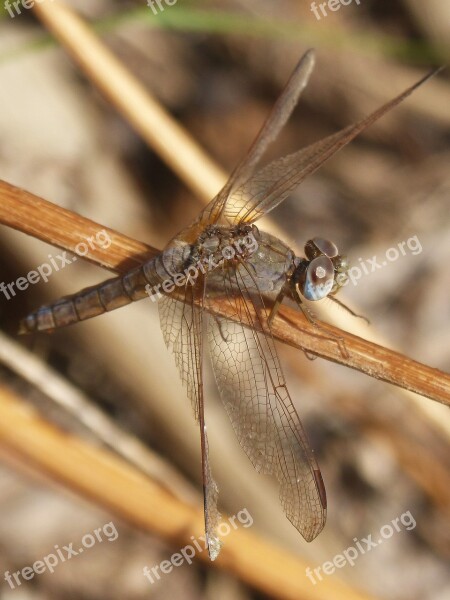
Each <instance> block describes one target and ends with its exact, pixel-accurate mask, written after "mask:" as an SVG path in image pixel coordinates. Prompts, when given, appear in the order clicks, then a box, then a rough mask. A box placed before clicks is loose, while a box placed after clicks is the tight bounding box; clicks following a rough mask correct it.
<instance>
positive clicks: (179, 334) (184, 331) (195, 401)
mask: <svg viewBox="0 0 450 600" xmlns="http://www.w3.org/2000/svg"><path fill="white" fill-rule="evenodd" d="M203 298H204V282H203V281H198V282H196V285H195V286H190V285H188V286H186V289H185V301H184V302H179V301H178V300H175V299H173V298H171V297H169V296H164V297H163V298H161V299H160V301H159V315H160V321H161V329H162V332H163V336H164V341H165V343H166V346H167V347H168V348H169V350H171V351H172V352H173V354H174V356H175V363H176V365H177V368H178V371H179V373H180V377H181V380H182V382H183V384H184V385H185V386H186V390H187V395H188V397H189V400H190V401H191V404H192V408H193V411H194V416H195V419H196V421H197V423H198V424H199V427H200V444H201V453H202V478H203V499H204V509H205V532H206V540H207V543H208V552H209V556H210V558H211V560H215V558H217V556H218V555H219V552H220V547H221V542H220V541H219V538H218V537H217V534H216V528H217V526H218V524H219V521H220V514H219V512H218V509H217V499H218V494H219V490H218V487H217V484H216V482H215V481H214V479H213V477H212V474H211V468H210V465H209V452H208V437H207V433H206V423H205V411H204V397H203V371H202V357H203V333H202V331H203V330H202V322H203V306H202V304H203ZM196 300H197V301H199V305H195V304H194V303H195V301H196Z"/></svg>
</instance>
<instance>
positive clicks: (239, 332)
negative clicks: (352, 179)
mask: <svg viewBox="0 0 450 600" xmlns="http://www.w3.org/2000/svg"><path fill="white" fill-rule="evenodd" d="M245 269H246V267H245V265H244V264H242V266H241V267H239V269H238V270H237V272H232V273H230V272H228V274H224V282H223V283H224V291H225V296H226V300H225V303H226V304H228V308H229V309H230V310H232V311H233V315H234V317H235V318H236V319H237V320H238V321H241V320H244V322H245V321H248V320H249V321H250V323H252V324H253V325H254V326H258V325H259V326H261V327H265V328H266V334H264V333H260V332H258V331H256V330H254V329H248V328H246V327H244V326H243V325H241V324H240V323H239V322H234V321H231V320H228V319H223V318H220V319H218V318H215V317H214V318H213V317H208V318H209V322H208V341H209V350H210V355H211V360H212V365H213V370H214V374H215V377H216V381H217V385H218V388H219V391H220V396H221V399H222V401H223V404H224V406H225V409H226V410H227V413H228V415H229V417H230V420H231V422H232V425H233V428H234V431H235V433H236V436H237V438H238V440H239V444H240V445H241V446H242V448H243V449H244V451H245V452H246V454H247V456H248V457H249V459H250V461H251V462H252V464H253V466H254V467H255V469H256V470H257V471H258V472H260V473H265V474H271V475H274V476H275V477H276V478H277V479H278V481H279V483H280V500H281V504H282V506H283V509H284V511H285V513H286V516H287V517H288V519H289V520H290V521H291V523H292V524H293V525H294V526H295V527H296V528H297V529H298V531H299V532H300V533H301V534H302V535H303V537H304V538H305V539H306V540H307V541H311V540H313V539H314V538H315V537H316V536H317V535H318V534H319V532H320V531H321V530H322V528H323V526H324V524H325V519H326V495H325V488H324V485H323V481H322V476H321V473H320V469H319V466H318V464H317V462H316V460H315V458H314V455H313V453H312V450H311V449H310V446H309V443H308V440H307V437H306V434H305V431H304V430H303V427H302V424H301V422H300V419H299V417H298V415H297V413H296V411H295V408H294V406H293V404H292V401H291V398H290V396H289V392H288V390H287V387H286V382H285V380H284V377H283V373H282V371H281V366H280V362H279V359H278V355H277V351H276V348H275V344H274V340H273V338H272V336H271V334H270V331H269V330H268V328H267V325H265V323H266V322H267V313H266V309H265V307H264V303H263V300H262V298H261V295H260V294H258V293H254V291H253V285H251V284H249V272H248V271H245ZM243 271H245V273H243ZM251 290H252V291H251ZM252 292H253V293H252ZM252 305H253V307H252ZM254 315H257V316H254Z"/></svg>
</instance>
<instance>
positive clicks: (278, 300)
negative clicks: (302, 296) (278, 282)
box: [267, 286, 288, 328]
mask: <svg viewBox="0 0 450 600" xmlns="http://www.w3.org/2000/svg"><path fill="white" fill-rule="evenodd" d="M287 294H288V290H287V289H286V288H285V286H283V287H282V288H281V291H280V293H279V294H278V296H277V298H276V300H275V302H274V305H273V306H272V310H271V311H270V315H269V318H268V319H267V324H268V326H269V328H270V327H272V323H273V320H274V318H275V315H276V314H277V312H278V310H279V308H280V306H281V304H282V302H283V300H284V297H285V296H286V295H287Z"/></svg>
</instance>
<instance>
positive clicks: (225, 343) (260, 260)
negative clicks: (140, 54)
mask: <svg viewBox="0 0 450 600" xmlns="http://www.w3.org/2000/svg"><path fill="white" fill-rule="evenodd" d="M314 64H315V52H314V50H308V51H307V52H306V53H305V54H304V55H303V57H302V58H301V59H300V61H299V62H298V64H297V66H296V67H295V69H294V71H293V73H292V75H291V76H290V78H289V80H288V82H287V83H286V85H285V87H284V89H283V91H282V92H281V95H280V96H279V98H278V100H277V101H276V103H275V105H274V106H273V108H272V110H271V112H270V114H269V116H268V118H267V119H266V121H265V123H264V124H263V126H262V128H261V130H260V132H259V133H258V135H257V137H256V139H255V140H254V142H253V144H252V145H251V147H250V149H249V151H248V153H247V154H246V156H245V157H244V158H243V159H242V160H241V162H240V163H239V164H238V166H237V167H236V168H235V169H234V171H233V172H232V174H231V176H230V177H229V179H228V181H227V182H226V184H225V185H224V187H223V188H222V189H221V190H220V191H219V193H218V194H217V196H216V197H215V198H214V199H213V200H212V201H211V202H210V203H209V204H208V205H207V206H206V207H205V208H204V209H203V210H202V211H201V213H200V214H199V216H198V217H197V219H196V220H195V221H194V222H193V223H192V224H191V225H190V226H188V227H186V228H185V229H183V230H182V231H181V232H180V233H178V234H177V235H176V236H175V237H174V238H173V239H172V240H171V241H170V242H169V243H168V244H167V246H166V247H165V249H164V250H163V251H162V252H161V253H160V254H158V255H157V256H156V257H154V258H152V259H150V260H148V261H147V262H144V263H143V264H141V265H139V266H138V267H134V268H132V269H131V270H129V271H128V272H127V273H125V274H123V275H121V276H119V277H115V278H112V279H108V280H107V281H104V282H103V283H100V284H98V285H96V286H91V287H89V288H85V289H83V290H81V291H79V292H78V293H75V294H72V295H70V296H65V297H64V298H61V299H60V300H58V301H56V302H54V303H52V304H49V305H46V306H43V307H41V308H39V309H38V310H36V311H34V312H33V313H31V314H29V315H28V316H27V317H25V318H24V319H23V320H22V321H21V328H20V332H21V333H35V332H41V331H51V330H54V329H56V328H58V327H62V326H66V325H69V324H72V323H76V322H79V321H83V320H85V319H89V318H92V317H96V316H98V315H100V314H103V313H105V312H109V311H111V310H115V309H117V308H120V307H122V306H124V305H127V304H129V303H130V302H134V301H137V300H141V299H143V298H148V297H151V298H152V300H155V299H157V300H158V307H159V316H160V323H161V329H162V333H163V337H164V340H165V343H166V345H167V347H168V348H169V350H170V351H172V353H173V354H174V357H175V362H176V366H177V368H178V371H179V374H180V377H181V379H182V381H183V383H184V385H185V388H186V393H187V396H188V398H189V400H190V402H191V404H192V409H193V413H194V416H195V419H196V421H197V423H198V425H199V429H200V446H201V465H202V478H203V492H204V515H205V533H206V536H205V538H206V542H207V548H208V552H209V556H210V558H211V559H212V560H214V559H215V558H216V557H217V556H218V555H219V552H220V548H221V544H222V542H221V540H220V538H219V535H218V533H217V528H218V525H219V523H220V518H221V517H220V513H219V511H218V508H217V502H218V487H217V484H216V482H215V480H214V479H213V476H212V473H211V467H210V462H209V450H208V448H209V446H208V438H207V429H206V423H205V399H204V389H203V356H204V353H205V348H204V346H207V347H208V349H209V355H210V358H211V363H212V369H213V372H214V375H215V379H216V383H217V387H218V390H219V394H220V398H221V400H222V402H223V404H224V407H225V409H226V412H227V414H228V416H229V418H230V420H231V423H232V426H233V429H234V432H235V434H236V436H237V439H238V441H239V444H240V446H241V447H242V449H243V450H244V452H245V453H246V455H247V456H248V458H249V459H250V461H251V463H252V464H253V466H254V468H255V469H256V471H257V472H259V473H263V474H268V475H272V476H274V477H275V478H276V480H277V481H278V484H279V498H280V502H281V505H282V508H283V510H284V512H285V514H286V516H287V518H288V519H289V521H290V522H291V523H292V524H293V525H294V527H296V529H297V530H298V531H299V532H300V534H301V535H302V536H303V538H304V539H305V540H306V541H308V542H310V541H312V540H314V539H315V538H316V536H317V535H318V534H319V533H320V532H321V530H322V529H323V527H324V525H325V521H326V513H327V497H326V492H325V485H324V482H323V478H322V475H321V471H320V468H319V465H318V463H317V460H316V458H315V456H314V453H313V450H312V449H311V446H310V444H309V442H308V438H307V435H306V432H305V430H304V428H303V426H302V423H301V421H300V418H299V416H298V414H297V411H296V409H295V407H294V404H293V402H292V399H291V396H290V394H289V391H288V388H287V385H286V380H285V378H284V375H283V372H282V368H281V364H280V360H279V357H278V353H277V349H276V346H275V342H274V338H273V335H272V321H273V318H274V317H275V315H276V312H277V310H278V307H279V306H280V304H281V302H282V301H283V299H284V298H285V297H286V298H290V299H291V300H293V301H295V302H296V304H297V305H298V306H299V308H300V309H301V310H303V312H304V313H305V315H306V316H307V317H308V318H309V319H310V320H312V321H313V322H315V321H314V319H313V318H312V315H311V313H310V312H309V310H308V309H307V308H306V304H305V302H304V300H305V299H306V300H309V301H319V300H322V299H324V298H325V297H328V298H330V299H332V300H333V299H334V300H335V301H337V302H339V303H340V301H338V300H337V299H336V298H335V294H336V293H337V292H338V291H339V289H340V287H342V285H344V282H345V278H346V273H347V270H348V268H349V266H348V262H347V259H346V258H345V256H344V255H342V254H340V253H339V251H338V249H337V247H336V245H335V244H334V243H333V242H331V241H329V240H327V239H324V238H321V237H316V238H313V239H311V240H308V241H307V242H306V244H305V246H304V254H305V256H303V257H302V256H296V254H295V252H294V251H293V250H292V249H291V248H289V246H288V245H287V244H285V243H284V242H283V241H282V240H280V239H278V238H277V237H275V236H273V235H271V234H269V233H267V232H264V231H262V230H260V229H259V228H258V227H257V226H256V225H255V222H256V221H257V220H258V219H259V218H260V217H262V216H263V215H266V214H267V213H269V212H270V211H271V210H272V209H274V208H275V207H276V206H277V205H278V204H280V203H281V202H283V200H285V199H286V198H287V197H288V196H289V195H290V194H291V193H292V192H293V191H294V190H295V188H297V186H298V185H299V184H300V183H301V182H302V181H303V180H304V179H305V177H307V176H308V175H311V174H312V173H314V172H315V171H316V170H317V169H318V168H319V167H321V166H322V165H323V163H324V162H325V161H326V160H328V159H329V158H330V157H332V156H333V155H334V154H335V153H336V152H337V151H339V150H340V149H341V148H343V147H344V146H345V145H346V144H348V143H349V142H350V141H351V140H353V138H355V136H357V135H358V134H359V133H361V132H362V131H364V130H365V129H366V128H367V127H369V126H370V125H371V124H372V123H374V122H375V121H376V120H378V119H379V118H380V117H382V116H383V115H384V114H385V113H387V112H388V111H390V110H391V109H393V108H394V107H395V106H397V105H398V104H399V103H400V102H402V101H403V100H405V99H406V98H407V97H408V96H409V95H410V94H411V93H412V92H413V91H414V90H416V89H417V88H418V87H419V86H421V85H422V84H423V83H424V82H425V81H427V80H428V79H429V77H431V76H432V75H433V74H434V73H435V72H436V71H432V72H431V73H429V74H427V75H426V76H425V77H423V78H422V79H421V80H420V81H418V82H416V83H414V84H413V85H412V86H411V87H409V88H407V89H406V90H405V91H403V92H402V93H401V94H399V95H398V96H396V97H395V98H393V99H392V100H390V101H388V102H387V103H385V104H384V105H382V106H381V107H380V108H378V109H377V110H375V111H374V112H373V113H371V114H370V115H368V116H366V117H365V118H362V119H361V120H359V121H357V122H355V123H353V124H352V125H349V126H348V127H345V128H344V129H342V130H340V131H338V132H337V133H335V134H332V135H330V136H328V137H325V138H323V139H321V140H319V141H318V142H315V143H312V144H311V145H309V146H306V147H305V148H302V149H300V150H298V151H296V152H294V153H292V154H289V155H287V156H284V157H281V158H278V159H275V160H273V161H272V162H270V163H268V164H267V165H266V166H263V167H259V168H257V167H258V165H259V163H260V161H261V159H262V157H263V155H264V154H265V152H266V150H267V148H268V147H269V146H270V144H271V143H272V142H273V141H274V140H275V139H276V138H277V136H278V134H279V133H280V131H281V129H282V128H283V127H284V125H285V124H286V122H287V120H288V119H289V117H290V115H291V113H292V111H293V110H294V108H295V106H296V105H297V102H298V99H299V96H300V94H301V92H302V91H303V90H304V88H305V87H306V85H307V83H308V80H309V77H310V75H311V73H312V71H313V68H314ZM218 300H220V302H221V306H222V308H223V309H224V312H225V314H226V316H223V315H219V314H217V312H214V310H213V309H214V303H215V302H216V301H218ZM205 333H206V335H204V334H205Z"/></svg>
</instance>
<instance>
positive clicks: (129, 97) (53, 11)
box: [33, 2, 226, 201]
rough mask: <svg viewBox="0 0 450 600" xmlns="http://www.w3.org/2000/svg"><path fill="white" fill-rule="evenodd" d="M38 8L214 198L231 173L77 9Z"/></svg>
mask: <svg viewBox="0 0 450 600" xmlns="http://www.w3.org/2000/svg"><path fill="white" fill-rule="evenodd" d="M33 10H34V12H35V13H36V16H37V17H38V18H39V19H40V20H41V21H42V22H43V23H44V25H45V26H46V27H47V29H49V30H50V31H51V32H52V33H53V34H54V35H55V37H56V38H57V39H58V40H59V41H60V42H61V44H62V45H63V46H64V48H65V49H66V51H67V52H69V53H70V55H71V56H72V58H73V59H74V60H75V62H76V63H77V64H78V65H79V67H80V68H81V70H82V71H83V73H85V75H86V76H87V77H88V78H89V79H90V80H91V81H92V82H93V83H94V84H95V86H96V87H97V88H98V89H99V90H100V92H101V93H102V94H103V95H104V96H105V98H107V100H108V101H109V102H110V103H111V105H112V106H114V107H115V108H116V109H117V110H118V112H119V113H120V114H121V115H123V117H124V118H125V119H126V120H127V121H128V122H129V123H130V125H132V126H133V127H134V128H135V129H136V131H137V132H138V133H139V135H141V136H142V138H143V139H144V140H146V142H147V143H148V144H149V145H150V146H151V147H152V148H154V150H155V151H156V152H157V153H158V154H159V155H160V156H161V158H162V159H163V160H164V161H165V162H166V163H167V164H168V165H169V166H170V168H171V169H172V170H173V171H174V172H175V173H176V174H177V175H178V176H179V177H180V178H181V179H182V180H183V181H184V182H185V183H186V184H187V185H188V186H189V187H190V188H191V189H192V190H193V191H194V192H195V194H197V195H199V196H200V197H201V198H203V199H204V200H205V201H209V200H210V199H211V198H212V197H213V196H214V195H215V194H216V193H217V192H218V191H219V189H220V188H221V187H222V185H223V184H224V183H225V179H226V175H225V173H224V172H223V171H222V170H221V169H220V168H219V167H218V166H217V165H216V164H215V163H214V161H213V160H211V158H210V157H209V156H208V155H207V154H206V153H205V152H204V151H203V150H202V148H201V147H200V146H199V145H198V144H197V143H196V142H195V141H194V140H193V139H192V137H191V136H190V135H189V134H188V133H187V132H186V131H185V130H184V129H183V127H181V126H180V125H179V124H178V123H177V122H176V121H175V120H174V119H173V118H172V117H171V116H170V115H169V114H168V113H167V112H166V111H165V110H164V108H163V107H162V106H161V105H160V104H159V103H158V102H157V101H156V100H155V99H154V98H153V97H152V95H151V94H150V92H149V91H148V90H146V88H145V87H144V86H143V85H142V83H141V82H140V81H138V80H137V79H136V78H135V77H133V75H132V74H131V73H130V72H129V70H128V69H127V68H126V67H125V65H123V64H122V63H121V62H120V60H119V59H117V58H116V57H115V56H114V54H112V52H110V51H109V50H108V48H107V47H106V46H105V45H104V44H103V43H102V42H101V40H99V38H98V37H97V36H96V35H95V33H93V32H92V31H91V29H90V28H89V26H88V25H87V24H86V23H85V22H84V21H83V20H82V19H81V18H80V17H78V16H77V15H76V14H75V13H74V12H73V10H71V9H70V8H69V7H67V6H64V5H63V4H61V3H54V2H47V3H46V2H43V3H41V2H40V3H39V4H37V3H36V4H35V5H34V6H33ZM198 173H202V177H198Z"/></svg>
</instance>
